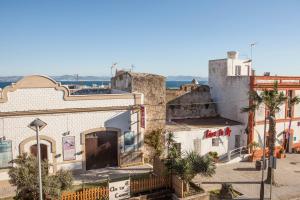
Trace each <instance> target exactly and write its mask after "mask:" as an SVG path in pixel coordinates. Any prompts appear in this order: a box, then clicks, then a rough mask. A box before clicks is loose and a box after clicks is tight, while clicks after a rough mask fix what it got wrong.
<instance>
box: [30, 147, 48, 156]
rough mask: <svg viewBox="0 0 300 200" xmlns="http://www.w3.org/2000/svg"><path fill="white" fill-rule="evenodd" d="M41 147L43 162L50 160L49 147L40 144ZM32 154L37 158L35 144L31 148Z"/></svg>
mask: <svg viewBox="0 0 300 200" xmlns="http://www.w3.org/2000/svg"><path fill="white" fill-rule="evenodd" d="M40 147H41V159H42V160H48V151H47V145H45V144H40ZM30 153H31V155H33V156H35V157H36V156H37V145H36V144H34V145H32V146H31V147H30Z"/></svg>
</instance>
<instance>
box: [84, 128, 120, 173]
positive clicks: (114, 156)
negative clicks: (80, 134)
mask: <svg viewBox="0 0 300 200" xmlns="http://www.w3.org/2000/svg"><path fill="white" fill-rule="evenodd" d="M85 158H86V170H90V169H99V168H104V167H115V166H118V132H117V131H111V130H100V131H95V132H91V133H88V134H86V135H85Z"/></svg>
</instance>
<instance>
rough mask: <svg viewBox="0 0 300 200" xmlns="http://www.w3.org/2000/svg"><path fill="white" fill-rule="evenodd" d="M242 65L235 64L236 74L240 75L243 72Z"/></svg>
mask: <svg viewBox="0 0 300 200" xmlns="http://www.w3.org/2000/svg"><path fill="white" fill-rule="evenodd" d="M241 68H242V67H241V66H240V65H236V66H235V75H236V76H240V75H241V74H242V72H241V71H242V69H241Z"/></svg>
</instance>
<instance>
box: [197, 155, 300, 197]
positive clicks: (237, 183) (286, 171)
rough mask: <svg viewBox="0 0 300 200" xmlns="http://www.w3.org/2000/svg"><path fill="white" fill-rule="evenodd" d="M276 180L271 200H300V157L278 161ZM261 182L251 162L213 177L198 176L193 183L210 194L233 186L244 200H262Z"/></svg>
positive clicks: (220, 169)
mask: <svg viewBox="0 0 300 200" xmlns="http://www.w3.org/2000/svg"><path fill="white" fill-rule="evenodd" d="M265 177H266V172H265ZM275 179H276V182H277V183H278V186H273V187H272V195H273V196H272V199H278V200H288V199H296V198H298V199H299V198H300V154H290V155H287V158H285V159H278V161H277V169H276V170H275ZM260 180H261V171H256V170H255V163H252V162H241V163H235V164H228V165H219V166H218V167H217V170H216V174H215V175H214V176H213V177H210V178H207V177H201V176H197V177H196V178H195V179H194V181H195V182H196V183H199V184H201V187H203V188H204V189H205V190H207V191H209V190H214V189H219V188H220V186H221V183H223V182H227V183H228V182H231V183H232V184H233V187H234V189H236V190H237V191H239V192H241V193H243V194H244V196H243V197H242V198H243V199H258V198H259V193H260V182H259V181H260ZM269 194H270V185H269V184H265V198H269Z"/></svg>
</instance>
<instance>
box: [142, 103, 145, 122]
mask: <svg viewBox="0 0 300 200" xmlns="http://www.w3.org/2000/svg"><path fill="white" fill-rule="evenodd" d="M141 128H145V106H143V105H141Z"/></svg>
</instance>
